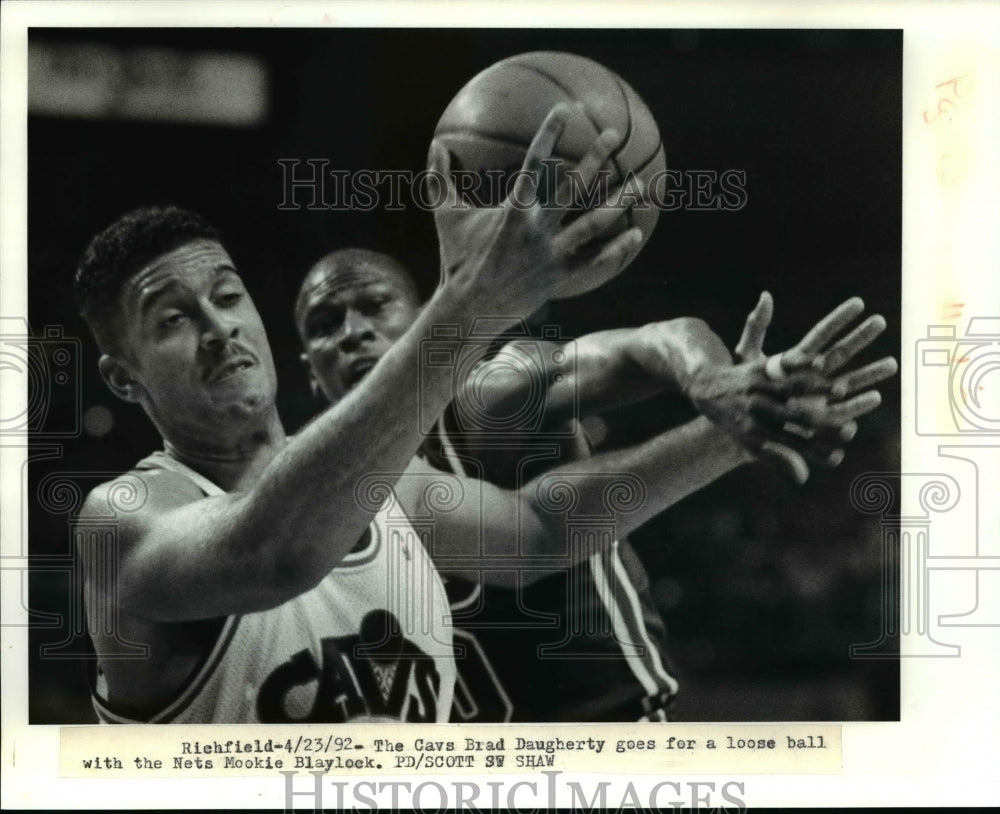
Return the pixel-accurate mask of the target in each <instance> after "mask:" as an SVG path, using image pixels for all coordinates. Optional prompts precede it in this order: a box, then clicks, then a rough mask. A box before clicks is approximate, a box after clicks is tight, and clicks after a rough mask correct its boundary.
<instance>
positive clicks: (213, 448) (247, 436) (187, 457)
mask: <svg viewBox="0 0 1000 814" xmlns="http://www.w3.org/2000/svg"><path fill="white" fill-rule="evenodd" d="M285 442H286V437H285V430H284V428H283V427H282V426H281V421H280V419H279V418H278V414H277V412H276V411H275V412H273V413H272V414H271V415H269V416H268V417H267V419H266V420H264V421H261V422H260V423H259V424H257V425H255V426H253V427H247V428H243V429H242V430H241V431H240V432H239V433H238V434H232V433H225V434H220V435H219V436H217V437H215V438H212V439H210V440H206V439H205V438H194V437H188V436H186V435H184V434H180V433H177V432H173V433H171V436H170V438H167V437H166V435H164V440H163V445H164V449H165V451H166V452H167V454H168V455H170V456H172V457H174V458H176V459H177V460H178V461H180V462H181V463H183V464H185V465H186V466H189V467H191V468H192V469H193V470H195V472H198V473H199V474H201V475H204V476H205V477H206V478H208V479H209V480H210V481H212V483H214V484H215V485H216V486H218V487H219V488H220V489H222V490H223V491H226V492H234V491H241V490H242V489H244V488H246V487H247V486H248V485H250V484H252V483H253V482H254V481H256V480H257V478H258V477H259V476H260V473H261V472H262V471H263V470H264V468H265V467H266V466H267V465H268V464H269V463H270V462H271V459H272V458H274V456H275V455H277V453H278V451H279V450H280V449H281V448H282V447H283V446H284V445H285Z"/></svg>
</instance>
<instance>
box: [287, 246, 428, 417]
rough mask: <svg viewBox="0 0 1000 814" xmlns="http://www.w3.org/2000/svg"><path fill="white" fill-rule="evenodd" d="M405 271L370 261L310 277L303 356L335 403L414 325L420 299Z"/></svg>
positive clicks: (301, 319) (303, 314) (316, 383)
mask: <svg viewBox="0 0 1000 814" xmlns="http://www.w3.org/2000/svg"><path fill="white" fill-rule="evenodd" d="M401 273H402V272H399V271H397V270H395V269H391V268H383V267H382V266H380V265H378V264H377V263H365V264H363V265H358V266H353V267H350V268H339V269H334V270H327V271H324V270H322V269H320V270H319V271H318V272H314V273H313V274H311V275H310V278H309V279H308V280H307V281H306V289H305V305H304V307H303V308H302V311H301V315H300V317H299V332H300V333H301V335H302V338H303V342H304V345H305V352H304V353H303V354H302V358H303V360H304V361H305V362H306V363H307V364H308V365H309V370H310V373H311V376H312V379H313V383H314V386H315V387H318V388H319V390H321V391H322V392H323V394H324V395H325V396H326V397H327V399H328V400H329V401H330V402H335V401H337V400H338V399H340V398H342V397H343V396H344V394H345V393H347V392H348V391H350V390H351V388H353V387H354V386H355V385H357V383H358V382H360V381H361V380H362V379H363V378H364V377H365V376H366V375H367V374H368V372H369V371H370V370H371V369H372V368H373V367H375V363H376V362H377V361H378V360H379V359H381V358H382V356H383V355H384V354H385V352H386V351H388V350H389V348H391V347H392V345H393V343H394V342H395V341H396V340H397V339H399V338H400V337H401V336H402V335H403V334H404V333H406V330H407V329H408V328H409V327H410V325H412V324H413V320H414V319H415V318H416V316H417V313H418V312H419V310H420V304H419V303H418V302H417V301H416V297H415V296H414V294H413V291H412V288H411V287H410V286H408V285H407V284H406V282H404V280H403V279H402V278H401V277H400V274H401Z"/></svg>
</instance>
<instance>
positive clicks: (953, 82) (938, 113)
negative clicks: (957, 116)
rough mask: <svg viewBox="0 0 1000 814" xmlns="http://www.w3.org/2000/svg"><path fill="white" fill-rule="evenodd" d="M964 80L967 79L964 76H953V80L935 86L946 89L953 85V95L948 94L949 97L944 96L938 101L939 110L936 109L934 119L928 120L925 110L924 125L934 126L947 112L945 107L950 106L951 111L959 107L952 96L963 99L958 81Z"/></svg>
mask: <svg viewBox="0 0 1000 814" xmlns="http://www.w3.org/2000/svg"><path fill="white" fill-rule="evenodd" d="M964 78H965V75H964V74H963V75H961V76H953V77H952V78H951V79H946V80H945V81H944V82H938V84H936V85H935V86H934V87H935V88H943V87H946V86H948V85H951V93H950V94H948V95H946V96H944V97H942V98H940V99H938V101H937V109H936V111H935V113H934V117H933V118H930V119H928V118H927V111H926V110H925V111H924V112H923V116H924V123H925V124H934V122H936V121H937V120H938V119H939V118H940V116H941V114H942V113H945V112H947V111H946V110H945V107H944V106H945V105H948V107H949V108H950V109H951V110H954V109H955V108H956V107H957V105H956V104H955V102H954V101H953V100H952V99H951V98H950V96H954V97H955V98H956V99H959V98H962V94H961V93H959V91H958V80H959V79H964Z"/></svg>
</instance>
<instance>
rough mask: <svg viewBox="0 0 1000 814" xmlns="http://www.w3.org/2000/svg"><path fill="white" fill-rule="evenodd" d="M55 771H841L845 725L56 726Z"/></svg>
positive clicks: (237, 774) (227, 774) (104, 774)
mask: <svg viewBox="0 0 1000 814" xmlns="http://www.w3.org/2000/svg"><path fill="white" fill-rule="evenodd" d="M60 741H61V749H60V774H61V776H62V777H74V778H83V777H98V778H105V779H108V778H112V777H129V778H137V777H261V776H268V775H277V774H278V773H279V772H289V771H302V772H324V773H327V774H331V775H340V776H343V775H347V776H353V775H357V776H371V775H392V774H409V773H415V772H420V773H427V772H429V773H435V774H455V773H456V772H467V773H469V774H484V773H494V772H496V773H525V772H532V771H540V770H557V771H565V772H601V773H606V774H628V773H637V774H662V773H674V772H676V773H687V774H691V773H695V774H716V773H726V772H729V773H742V774H771V773H784V774H839V773H840V772H841V769H842V760H841V726H840V725H830V724H821V725H816V724H801V725H800V724H794V725H774V724H760V725H744V724H722V725H719V724H712V725H704V724H702V725H686V724H679V725H670V726H668V727H656V728H653V727H644V726H641V725H616V724H610V725H602V726H578V725H551V726H509V725H508V726H503V727H490V726H465V725H462V726H457V725H446V726H420V727H415V726H412V725H410V726H386V725H385V724H372V725H364V724H361V725H354V726H343V725H341V726H337V727H328V726H319V725H299V726H287V727H258V726H232V727H221V726H195V727H189V726H185V727H179V728H174V727H144V726H115V727H91V726H86V727H64V728H63V729H61V730H60Z"/></svg>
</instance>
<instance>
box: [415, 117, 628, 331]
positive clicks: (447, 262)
mask: <svg viewBox="0 0 1000 814" xmlns="http://www.w3.org/2000/svg"><path fill="white" fill-rule="evenodd" d="M571 112H572V111H571V108H570V107H569V106H568V105H557V106H556V107H555V108H553V110H552V111H551V112H550V113H549V115H548V117H547V118H546V119H545V122H544V123H543V124H542V126H541V128H540V129H539V131H538V133H537V134H536V135H535V138H534V140H533V141H532V143H531V146H530V147H529V148H528V151H527V154H526V156H525V159H524V164H523V166H522V169H521V171H520V173H519V174H518V177H517V180H516V181H515V183H514V185H513V188H512V189H511V192H510V194H509V195H508V196H507V199H506V200H505V201H504V203H503V204H502V205H501V206H495V207H473V206H471V205H470V204H469V203H468V202H466V201H463V200H461V198H460V196H459V194H458V191H457V189H456V187H455V184H454V181H453V179H452V177H451V172H450V158H449V155H448V151H447V150H446V149H445V148H444V147H443V145H441V144H440V143H438V142H434V143H432V145H431V153H430V162H429V163H430V173H429V175H428V184H429V185H430V186H431V189H430V194H431V196H432V199H434V200H436V201H440V202H441V204H440V205H439V206H437V207H436V208H435V210H434V220H435V226H436V228H437V233H438V241H439V244H440V250H441V266H442V276H443V280H442V282H443V283H444V284H446V283H447V281H448V280H449V279H451V278H456V277H460V278H462V280H463V281H464V284H466V285H469V284H471V285H473V286H474V287H477V288H478V289H481V301H482V302H483V307H484V309H485V310H484V312H483V313H491V314H496V315H500V314H510V315H512V316H516V317H526V316H528V314H530V313H531V312H533V311H535V310H536V309H537V308H539V307H540V306H542V305H543V304H544V303H545V302H547V301H548V300H550V299H553V298H554V297H556V296H558V295H560V294H561V293H562V292H564V291H565V289H566V283H567V281H568V280H570V279H572V278H573V277H574V276H577V275H586V278H587V279H588V280H589V281H597V283H603V282H607V281H608V280H610V279H611V278H612V277H614V276H615V275H616V274H618V273H619V271H620V270H621V269H622V268H624V267H625V265H627V263H628V261H629V260H630V259H631V256H632V255H633V254H634V253H635V252H637V251H638V249H639V247H640V246H641V244H642V233H641V231H640V230H639V229H638V228H635V227H633V228H631V229H629V228H626V226H625V224H624V223H623V221H624V219H622V217H621V215H622V208H621V206H620V205H619V204H618V203H617V202H616V199H615V198H614V197H612V196H609V197H608V200H606V201H603V202H601V203H599V204H598V205H596V206H593V207H591V208H589V209H588V210H587V211H586V212H584V213H583V214H581V215H579V216H578V217H575V218H572V219H570V218H569V216H570V214H571V213H573V214H579V209H578V208H577V207H576V205H577V204H578V203H579V201H578V200H575V199H577V198H578V197H579V193H580V192H581V191H582V189H585V188H588V187H589V186H590V184H591V182H592V181H593V178H594V177H595V176H596V174H597V172H598V171H599V170H600V168H601V167H602V166H603V164H604V163H605V161H606V160H607V158H608V156H609V155H611V153H612V151H613V150H614V149H615V148H616V147H617V146H618V143H619V141H620V135H619V134H618V133H617V132H616V131H614V130H605V131H604V132H603V133H601V134H600V135H599V136H598V137H597V138H596V139H595V140H594V141H593V143H592V145H591V147H590V150H589V151H588V153H587V154H586V155H585V156H584V157H583V158H582V159H581V161H580V162H579V164H578V165H577V167H576V169H577V178H578V179H579V186H576V185H569V182H568V180H567V179H563V181H562V182H561V185H560V187H559V192H558V194H557V195H556V196H555V200H554V201H547V202H545V203H544V204H543V203H542V202H540V200H539V197H538V190H539V189H542V188H544V184H545V180H546V179H545V173H546V172H548V171H550V169H551V162H550V161H548V159H550V157H551V156H552V152H553V149H554V148H555V145H556V143H557V142H558V140H559V136H560V134H561V133H562V131H563V128H564V127H565V125H566V121H567V118H568V117H569V116H570V115H571ZM616 224H620V226H619V228H617V229H615V225H616Z"/></svg>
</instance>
